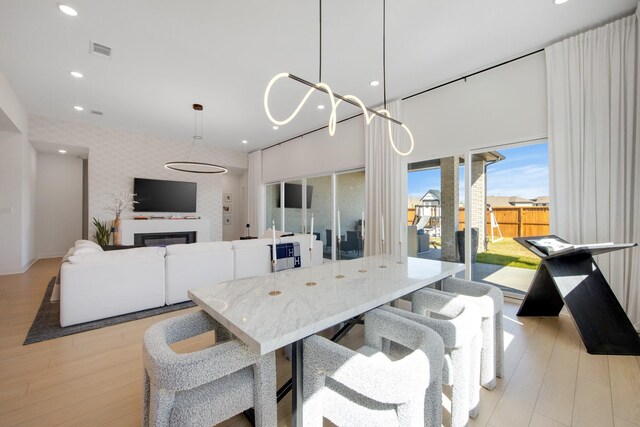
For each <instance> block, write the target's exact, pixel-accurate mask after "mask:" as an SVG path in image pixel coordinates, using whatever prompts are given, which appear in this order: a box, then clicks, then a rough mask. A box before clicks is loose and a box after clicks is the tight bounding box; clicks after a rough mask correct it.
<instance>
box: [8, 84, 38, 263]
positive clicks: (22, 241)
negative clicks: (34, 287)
mask: <svg viewBox="0 0 640 427" xmlns="http://www.w3.org/2000/svg"><path fill="white" fill-rule="evenodd" d="M0 150H2V151H1V152H2V154H1V155H0V236H1V237H0V274H12V273H21V272H23V271H24V270H25V269H26V268H28V267H29V265H31V263H32V262H33V261H34V260H35V232H34V229H35V213H34V212H35V209H34V206H35V196H34V194H35V173H36V169H35V151H34V149H33V147H32V146H31V144H30V143H29V141H28V139H27V113H26V111H25V109H24V107H23V106H22V104H21V103H20V101H19V99H18V97H17V96H16V94H15V93H14V92H13V90H12V88H11V86H10V85H9V82H8V81H7V80H6V78H5V77H4V75H3V74H2V72H0Z"/></svg>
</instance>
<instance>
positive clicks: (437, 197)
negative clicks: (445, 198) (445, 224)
mask: <svg viewBox="0 0 640 427" xmlns="http://www.w3.org/2000/svg"><path fill="white" fill-rule="evenodd" d="M428 194H432V195H433V199H435V200H438V201H440V199H441V193H440V190H434V189H430V190H429V191H427V192H426V193H424V196H422V197H420V200H421V201H422V200H424V199H425V198H426V197H427V195H428Z"/></svg>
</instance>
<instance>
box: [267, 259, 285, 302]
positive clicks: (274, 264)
mask: <svg viewBox="0 0 640 427" xmlns="http://www.w3.org/2000/svg"><path fill="white" fill-rule="evenodd" d="M271 264H272V266H273V290H272V291H269V295H271V296H272V297H275V296H278V295H280V294H281V293H282V292H281V291H278V290H276V260H275V259H274V260H272V261H271Z"/></svg>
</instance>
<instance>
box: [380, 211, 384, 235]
mask: <svg viewBox="0 0 640 427" xmlns="http://www.w3.org/2000/svg"><path fill="white" fill-rule="evenodd" d="M380 240H384V215H382V214H380Z"/></svg>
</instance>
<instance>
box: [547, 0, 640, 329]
mask: <svg viewBox="0 0 640 427" xmlns="http://www.w3.org/2000/svg"><path fill="white" fill-rule="evenodd" d="M638 16H639V15H638V11H636V13H635V14H634V15H632V16H628V17H625V18H622V19H619V20H617V21H614V22H612V23H609V24H607V25H604V26H602V27H600V28H597V29H594V30H591V31H587V32H585V33H582V34H579V35H577V36H574V37H571V38H568V39H566V40H563V41H561V42H559V43H556V44H554V45H552V46H550V47H548V48H547V49H545V54H546V60H547V92H548V115H549V117H548V119H549V142H550V144H549V169H550V184H551V185H550V187H551V200H552V210H551V217H550V226H551V231H552V232H553V233H555V234H557V235H558V236H560V237H563V238H565V239H566V240H568V241H570V242H572V243H596V242H598V243H601V242H614V243H624V242H640V146H639V145H640V135H639V130H640V110H639V108H638V107H639V103H640V88H639V87H638V80H639V73H638V67H639V65H640V64H639V63H638V58H639V49H640V40H639V35H638ZM598 264H599V265H600V267H601V269H602V272H603V274H604V275H605V277H606V278H607V280H608V281H609V283H610V284H611V287H612V289H613V291H614V293H615V294H616V296H617V298H618V300H619V301H620V303H621V305H622V307H623V308H624V310H625V311H626V313H627V315H628V316H629V318H630V319H631V321H632V323H634V326H635V327H636V329H637V330H639V331H640V249H639V248H632V249H627V250H624V251H619V252H614V253H611V254H607V255H600V256H598Z"/></svg>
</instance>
